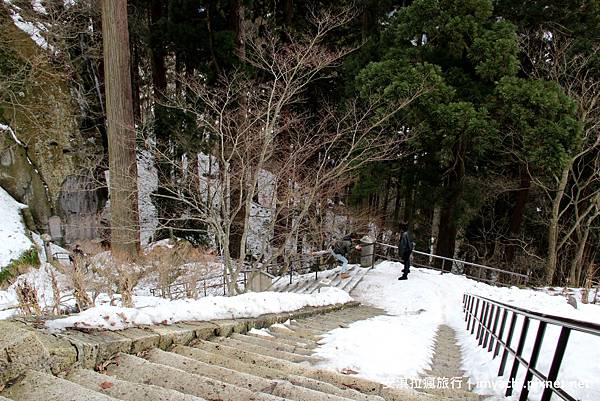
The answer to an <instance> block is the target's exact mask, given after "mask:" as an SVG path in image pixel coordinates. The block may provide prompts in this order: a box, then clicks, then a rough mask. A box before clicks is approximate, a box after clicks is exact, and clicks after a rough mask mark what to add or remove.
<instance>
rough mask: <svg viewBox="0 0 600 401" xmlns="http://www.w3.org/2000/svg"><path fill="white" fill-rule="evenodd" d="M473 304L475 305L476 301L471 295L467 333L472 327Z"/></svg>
mask: <svg viewBox="0 0 600 401" xmlns="http://www.w3.org/2000/svg"><path fill="white" fill-rule="evenodd" d="M473 304H475V299H474V297H473V296H471V295H469V310H468V318H467V319H466V320H467V331H468V330H469V326H470V325H471V319H472V318H473Z"/></svg>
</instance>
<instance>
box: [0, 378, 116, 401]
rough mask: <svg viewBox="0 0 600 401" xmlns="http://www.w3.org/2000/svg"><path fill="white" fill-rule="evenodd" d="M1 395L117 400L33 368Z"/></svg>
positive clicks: (22, 399)
mask: <svg viewBox="0 0 600 401" xmlns="http://www.w3.org/2000/svg"><path fill="white" fill-rule="evenodd" d="M3 395H5V396H7V397H9V398H10V399H11V400H14V401H65V400H68V401H118V400H117V399H116V398H112V397H109V396H108V395H104V394H100V393H99V392H96V391H93V390H90V389H88V388H86V387H83V386H80V385H79V384H76V383H73V382H70V381H68V380H65V379H60V378H58V377H55V376H52V375H49V374H47V373H42V372H36V371H34V370H28V371H27V372H26V373H25V375H24V377H23V378H22V379H21V380H20V381H19V382H17V383H16V384H14V385H12V386H11V387H10V388H8V389H6V390H5V391H4V393H3Z"/></svg>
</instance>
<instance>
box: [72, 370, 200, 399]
mask: <svg viewBox="0 0 600 401" xmlns="http://www.w3.org/2000/svg"><path fill="white" fill-rule="evenodd" d="M67 378H68V380H70V381H72V382H74V383H77V384H79V385H81V386H83V387H86V388H88V389H90V390H94V391H97V392H99V393H102V394H105V395H108V396H110V397H114V398H118V399H120V400H124V401H148V400H152V401H203V399H202V398H198V397H194V396H192V395H189V394H183V393H180V392H178V391H175V390H170V389H165V388H162V387H158V386H153V385H151V384H138V383H131V382H128V381H123V380H119V379H116V378H114V377H112V376H107V375H103V374H100V373H96V372H94V371H93V370H89V369H76V370H75V371H73V372H72V373H71V374H69V376H68V377H67Z"/></svg>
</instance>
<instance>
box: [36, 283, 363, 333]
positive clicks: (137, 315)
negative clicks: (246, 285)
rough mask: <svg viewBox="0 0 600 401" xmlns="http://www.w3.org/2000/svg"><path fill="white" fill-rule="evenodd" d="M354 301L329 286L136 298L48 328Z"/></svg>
mask: <svg viewBox="0 0 600 401" xmlns="http://www.w3.org/2000/svg"><path fill="white" fill-rule="evenodd" d="M350 301H352V298H350V296H349V295H348V293H346V292H345V291H342V290H339V289H336V288H329V289H326V290H324V291H321V293H319V294H294V293H278V292H259V293H255V292H251V293H247V294H242V295H238V296H234V297H205V298H201V299H198V300H190V299H185V300H174V301H169V300H166V299H161V298H156V297H136V298H135V299H134V302H135V303H136V308H122V307H117V306H109V305H105V306H97V307H94V308H91V309H88V310H86V311H84V312H82V313H79V314H76V315H73V316H69V317H66V318H63V319H57V320H53V321H49V322H48V323H47V326H48V328H50V329H52V330H61V329H64V328H67V327H80V328H81V327H85V328H90V327H94V328H103V329H108V330H122V329H124V328H127V327H134V326H138V325H149V324H172V323H177V322H182V321H186V320H196V321H206V320H214V319H236V318H250V317H257V316H260V315H263V314H266V313H279V312H291V311H295V310H298V309H301V308H303V307H305V306H324V305H332V304H342V303H346V302H350Z"/></svg>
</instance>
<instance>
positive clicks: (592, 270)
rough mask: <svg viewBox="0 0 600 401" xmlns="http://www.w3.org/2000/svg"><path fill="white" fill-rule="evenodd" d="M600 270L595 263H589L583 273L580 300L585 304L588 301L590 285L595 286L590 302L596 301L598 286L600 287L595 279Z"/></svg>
mask: <svg viewBox="0 0 600 401" xmlns="http://www.w3.org/2000/svg"><path fill="white" fill-rule="evenodd" d="M599 271H600V267H599V266H597V265H595V264H593V263H592V264H590V266H589V267H588V270H587V273H586V275H585V282H584V284H583V288H582V291H581V302H582V303H584V304H587V303H589V302H590V293H591V291H592V287H594V286H596V292H595V294H594V300H593V301H592V303H594V304H595V303H596V301H597V298H598V288H599V287H600V282H599V281H598V280H595V278H596V276H597V275H598V272H599Z"/></svg>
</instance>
